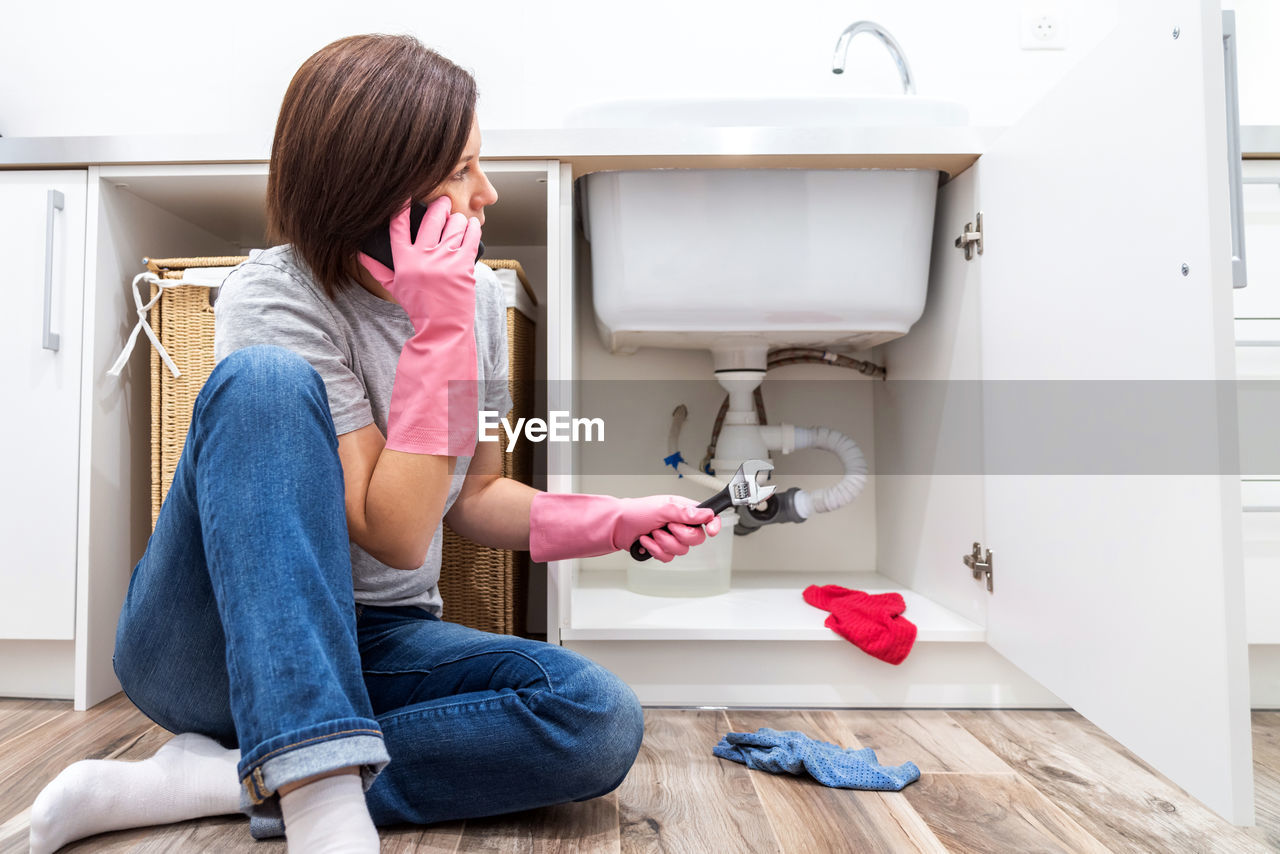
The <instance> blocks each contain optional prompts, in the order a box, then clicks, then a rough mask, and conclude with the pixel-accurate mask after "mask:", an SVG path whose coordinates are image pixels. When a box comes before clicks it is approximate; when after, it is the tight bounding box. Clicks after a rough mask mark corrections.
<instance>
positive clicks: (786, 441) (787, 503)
mask: <svg viewBox="0 0 1280 854" xmlns="http://www.w3.org/2000/svg"><path fill="white" fill-rule="evenodd" d="M760 436H761V438H762V439H764V443H765V447H767V448H768V449H769V450H771V451H781V452H782V453H783V454H789V453H791V452H792V451H794V450H796V449H798V448H821V449H822V450H824V451H830V452H831V453H833V454H835V455H836V456H837V457H839V458H840V462H841V463H842V464H843V466H844V477H842V478H841V479H840V480H839V482H838V483H836V484H835V485H834V486H830V487H828V488H826V489H820V490H817V491H816V492H810V491H808V490H804V489H800V488H799V487H792V488H791V489H788V490H786V491H785V492H780V493H775V494H774V496H773V497H772V498H770V499H769V501H768V502H767V504H766V505H765V507H764V509H763V510H757V509H755V508H750V507H749V508H745V509H739V511H738V524H737V525H735V526H734V533H735V534H739V535H744V534H750V533H753V532H754V531H756V530H759V529H760V528H761V527H763V526H765V525H772V524H777V523H779V522H803V521H805V520H806V519H808V518H809V517H810V516H812V515H813V514H814V513H829V512H831V511H832V510H835V509H836V508H838V507H843V506H844V505H846V504H848V503H849V502H851V501H853V500H854V499H855V498H857V497H858V495H859V494H861V492H862V490H863V488H864V487H865V486H866V485H867V459H866V457H864V456H863V454H862V449H861V448H859V447H858V443H857V442H855V441H853V440H852V439H850V438H849V437H848V436H846V435H845V434H843V433H841V432H840V431H838V430H832V429H831V428H830V427H796V426H795V425H793V424H776V425H771V426H764V427H761V428H760Z"/></svg>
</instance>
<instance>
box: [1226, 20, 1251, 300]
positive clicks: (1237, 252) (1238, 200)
mask: <svg viewBox="0 0 1280 854" xmlns="http://www.w3.org/2000/svg"><path fill="white" fill-rule="evenodd" d="M1222 65H1223V71H1224V76H1225V77H1226V85H1227V93H1226V94H1227V175H1228V189H1229V192H1230V197H1231V285H1232V287H1234V288H1243V287H1244V286H1245V285H1246V284H1247V283H1248V274H1247V272H1246V269H1245V256H1244V187H1243V183H1244V181H1243V179H1242V177H1241V172H1242V171H1243V169H1242V164H1241V160H1242V157H1241V155H1240V86H1239V83H1238V82H1237V77H1236V13H1235V11H1234V10H1227V11H1224V12H1223V13H1222Z"/></svg>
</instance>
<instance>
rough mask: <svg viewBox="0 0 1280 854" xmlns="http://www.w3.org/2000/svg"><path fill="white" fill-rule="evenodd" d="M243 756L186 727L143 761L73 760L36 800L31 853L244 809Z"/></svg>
mask: <svg viewBox="0 0 1280 854" xmlns="http://www.w3.org/2000/svg"><path fill="white" fill-rule="evenodd" d="M239 761H240V751H238V750H228V749H226V748H224V747H222V746H221V745H220V744H218V743H217V742H216V741H214V740H213V739H211V738H206V737H205V736H203V735H196V734H195V733H183V734H182V735H178V736H174V737H173V738H172V739H170V740H169V741H168V742H167V743H166V744H165V745H164V746H163V747H161V748H160V749H159V750H158V751H157V752H156V754H155V755H154V756H152V757H151V758H150V759H144V760H143V761H141V762H124V761H118V760H109V759H86V760H84V761H82V762H76V763H74V764H72V765H68V766H67V767H66V768H64V769H63V771H62V773H61V774H59V775H58V776H57V777H54V778H53V781H52V782H50V783H49V785H47V786H45V787H44V790H43V791H41V792H40V794H39V795H38V796H37V797H36V800H35V803H34V804H32V806H31V836H30V842H31V854H50V852H53V851H57V850H58V849H59V848H61V847H62V846H63V845H66V844H67V843H68V842H71V841H73V840H76V839H83V838H84V837H86V836H93V835H94V834H95V833H106V832H107V831H109V830H123V829H125V828H127V827H146V826H149V825H153V824H171V823H172V822H175V821H185V820H186V819H190V818H201V817H203V816H210V815H226V814H229V813H236V812H239V811H240V778H239V775H238V774H237V773H236V763H237V762H239Z"/></svg>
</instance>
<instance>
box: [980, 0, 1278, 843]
mask: <svg viewBox="0 0 1280 854" xmlns="http://www.w3.org/2000/svg"><path fill="white" fill-rule="evenodd" d="M1118 13H1119V14H1118V23H1117V26H1116V29H1115V30H1114V31H1113V32H1112V33H1111V34H1110V35H1109V36H1108V37H1107V39H1106V40H1105V41H1104V42H1102V43H1101V44H1100V45H1099V46H1098V48H1097V49H1096V50H1095V51H1094V52H1093V53H1091V54H1090V55H1088V56H1086V57H1085V58H1084V59H1082V60H1081V61H1080V63H1079V65H1078V66H1077V67H1076V68H1075V69H1073V70H1072V71H1071V72H1070V73H1069V74H1068V75H1067V76H1066V77H1065V78H1064V79H1063V80H1062V82H1061V83H1060V84H1059V85H1058V86H1057V87H1056V88H1055V89H1053V90H1052V91H1051V92H1050V93H1049V94H1048V96H1047V97H1045V98H1044V99H1043V100H1042V101H1040V102H1039V103H1037V104H1036V105H1035V107H1033V108H1032V109H1031V110H1030V111H1029V112H1028V113H1027V114H1026V115H1025V116H1024V117H1023V119H1021V120H1020V121H1019V122H1018V123H1017V124H1016V125H1015V126H1014V127H1012V128H1010V129H1009V130H1008V131H1006V132H1005V133H1004V134H1003V135H1002V136H1001V137H1000V138H999V139H998V140H997V141H996V142H995V143H994V144H993V145H992V146H991V148H990V150H989V152H988V153H985V154H984V155H983V156H982V157H981V159H980V160H979V162H978V164H977V166H976V167H975V168H976V169H977V170H978V172H977V180H978V199H979V202H980V205H979V209H980V210H981V211H982V213H983V231H984V250H985V251H984V254H983V255H981V256H976V255H975V256H974V257H975V263H978V264H980V265H981V292H980V302H981V327H982V351H983V352H982V366H983V379H984V385H983V397H984V402H983V419H984V426H983V431H984V437H985V438H984V452H985V456H986V477H985V479H984V488H985V504H986V534H987V538H988V542H987V543H984V545H985V546H988V547H990V548H991V550H992V552H993V554H994V592H993V593H992V594H991V595H990V597H989V602H988V639H989V642H990V643H991V645H992V646H993V647H994V648H995V649H996V650H997V651H998V652H1000V653H1001V654H1002V655H1004V656H1005V657H1007V658H1008V659H1009V660H1010V661H1012V662H1013V663H1014V664H1016V665H1018V666H1019V667H1021V668H1022V669H1023V670H1024V671H1026V672H1027V673H1028V674H1029V675H1031V676H1032V677H1034V678H1035V679H1037V680H1039V681H1040V682H1041V683H1042V684H1043V685H1044V686H1045V687H1046V688H1048V689H1049V690H1050V691H1052V692H1054V693H1055V694H1057V695H1058V696H1059V697H1061V698H1063V700H1065V701H1066V702H1068V703H1070V704H1071V705H1072V706H1073V707H1074V708H1076V709H1077V710H1078V711H1080V712H1081V713H1082V714H1083V715H1085V716H1086V717H1088V718H1089V719H1090V720H1092V721H1093V722H1094V723H1095V724H1097V725H1098V726H1100V727H1101V728H1102V729H1104V730H1105V731H1106V732H1108V733H1109V734H1110V735H1112V736H1113V737H1114V738H1116V739H1117V740H1118V741H1120V742H1121V743H1122V744H1124V745H1125V746H1126V747H1128V748H1129V749H1131V750H1132V751H1133V752H1134V753H1136V754H1137V755H1138V756H1139V757H1141V758H1142V759H1144V760H1146V761H1147V762H1149V763H1150V764H1151V765H1153V766H1154V767H1155V768H1157V769H1158V770H1159V771H1161V772H1162V773H1164V774H1165V775H1167V776H1168V777H1169V778H1170V779H1172V780H1173V781H1174V782H1175V783H1177V784H1178V785H1180V786H1182V787H1183V788H1184V789H1186V790H1187V791H1188V792H1190V793H1191V794H1192V795H1194V796H1195V797H1197V798H1199V799H1200V800H1201V801H1203V802H1204V803H1206V804H1207V805H1209V806H1210V807H1211V808H1213V809H1214V810H1216V811H1217V812H1219V813H1220V814H1221V815H1223V816H1224V817H1226V818H1228V819H1229V820H1231V821H1233V822H1235V823H1237V824H1251V823H1252V821H1253V784H1252V776H1251V770H1252V769H1251V750H1250V742H1249V713H1248V684H1247V681H1248V673H1247V663H1246V655H1247V647H1246V644H1245V635H1244V625H1243V624H1244V594H1243V589H1242V586H1243V573H1242V566H1241V522H1240V495H1239V475H1238V474H1235V476H1234V477H1233V476H1232V472H1233V471H1234V472H1238V453H1237V452H1236V451H1235V449H1234V443H1235V439H1234V437H1235V435H1236V434H1235V430H1236V423H1235V414H1234V394H1233V392H1232V389H1231V387H1230V385H1229V384H1228V383H1217V382H1214V381H1215V380H1225V379H1229V378H1232V377H1233V375H1234V356H1233V352H1232V349H1231V347H1232V337H1233V336H1232V304H1231V293H1232V282H1231V241H1230V233H1229V229H1230V217H1229V213H1228V188H1227V160H1226V157H1227V155H1226V144H1227V143H1226V122H1225V106H1224V103H1225V101H1224V89H1223V86H1224V75H1223V60H1222V42H1221V29H1222V27H1221V18H1220V11H1219V8H1218V4H1217V3H1216V2H1201V0H1158V2H1157V0H1121V2H1120V3H1119V9H1118ZM975 213H976V211H975ZM1184 265H1186V269H1185V270H1184ZM1063 381H1068V382H1063ZM1082 381H1088V382H1082ZM1170 381H1179V382H1170ZM1148 399H1149V400H1150V401H1151V404H1150V405H1147V404H1145V403H1142V404H1140V405H1138V406H1137V407H1136V408H1133V409H1127V407H1131V406H1132V405H1133V404H1134V402H1135V401H1146V400H1148ZM1161 406H1167V409H1168V411H1161V410H1160V407H1161ZM1126 411H1127V412H1128V413H1130V415H1132V414H1133V413H1134V412H1137V413H1139V414H1140V415H1141V416H1142V417H1145V418H1147V420H1149V421H1150V422H1151V423H1149V424H1147V425H1145V427H1144V429H1146V430H1147V431H1148V432H1147V434H1146V435H1147V436H1148V441H1147V442H1145V443H1144V442H1143V441H1141V438H1139V440H1138V441H1136V442H1135V441H1134V437H1133V436H1132V435H1130V436H1127V437H1124V438H1123V439H1121V438H1119V437H1118V436H1117V435H1116V434H1118V433H1119V432H1123V431H1118V430H1116V429H1115V424H1113V425H1112V426H1111V428H1108V427H1107V426H1106V420H1107V418H1108V417H1111V418H1115V417H1116V413H1117V412H1126ZM1082 414H1083V415H1085V416H1088V417H1083V418H1082V417H1081V416H1082ZM1123 418H1125V419H1126V420H1125V422H1124V423H1125V425H1130V424H1132V423H1134V421H1133V419H1132V418H1131V417H1130V416H1129V415H1125V416H1123ZM1091 419H1092V420H1091ZM1162 419H1165V420H1163V421H1162ZM1187 422H1194V423H1191V424H1189V423H1187ZM1099 424H1101V426H1099ZM1166 426H1167V429H1162V428H1163V427H1166ZM1112 438H1115V441H1114V442H1113V441H1110V440H1111V439H1112ZM1171 439H1172V442H1173V443H1175V444H1176V443H1177V442H1182V441H1186V442H1188V445H1187V447H1186V448H1185V459H1186V461H1187V464H1186V465H1180V464H1179V458H1180V451H1181V450H1182V449H1178V448H1176V447H1175V449H1174V450H1173V451H1169V449H1168V448H1166V447H1164V445H1162V443H1166V444H1167V443H1169V442H1170V440H1171ZM1125 442H1128V443H1130V444H1128V445H1125ZM1125 447H1128V448H1129V449H1130V450H1128V451H1126V450H1123V448H1125ZM1148 452H1149V453H1148ZM1162 454H1163V456H1161V455H1162ZM1206 459H1211V460H1212V463H1213V464H1212V465H1210V466H1209V467H1207V468H1206V467H1205V466H1204V465H1203V463H1204V460H1206ZM959 545H960V546H961V547H966V546H967V544H959Z"/></svg>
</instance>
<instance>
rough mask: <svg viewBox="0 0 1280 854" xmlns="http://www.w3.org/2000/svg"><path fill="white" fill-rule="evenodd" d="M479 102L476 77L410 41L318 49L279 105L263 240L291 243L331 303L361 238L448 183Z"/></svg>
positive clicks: (361, 40) (371, 39) (359, 39)
mask: <svg viewBox="0 0 1280 854" xmlns="http://www.w3.org/2000/svg"><path fill="white" fill-rule="evenodd" d="M475 104H476V83H475V79H474V78H472V76H471V75H470V74H469V73H468V72H467V71H465V70H464V69H462V68H459V67H458V66H457V65H454V64H453V63H452V62H450V61H449V60H447V59H445V58H444V57H443V56H441V55H440V54H438V53H436V52H435V51H433V50H430V49H429V48H427V47H425V46H424V45H423V44H422V43H421V42H419V41H418V40H417V39H415V38H413V37H412V36H407V35H404V36H391V35H379V34H375V35H364V36H350V37H348V38H344V39H339V40H338V41H336V42H333V43H332V44H330V45H327V46H325V47H323V48H321V49H320V50H319V51H317V52H316V53H315V54H314V55H313V56H311V58H310V59H308V60H307V61H306V62H304V63H303V64H302V67H301V68H299V69H298V72H297V73H296V74H294V75H293V80H292V81H290V83H289V89H288V91H286V92H285V95H284V102H283V103H282V104H281V106H280V118H279V120H278V121H277V122H276V133H275V139H274V141H273V142H272V145H271V168H270V172H269V174H268V176H267V236H268V239H269V240H270V241H271V242H272V243H285V242H287V243H291V244H293V247H294V250H295V251H296V252H297V253H298V255H299V256H300V257H301V259H302V260H303V261H305V262H306V264H307V265H308V266H309V267H310V268H311V270H312V272H313V273H314V274H315V277H316V279H317V280H318V281H319V283H320V285H321V286H322V287H324V289H325V292H326V293H327V294H329V296H330V297H332V296H333V295H334V293H335V291H336V290H337V289H338V288H341V287H345V286H346V285H348V284H349V283H350V281H351V280H350V274H351V272H352V269H353V268H352V266H351V265H352V264H353V262H354V259H355V255H356V252H357V251H358V249H359V245H360V243H361V241H362V240H363V239H364V237H365V236H366V235H367V234H369V232H371V231H373V230H374V229H376V228H378V227H383V228H385V227H386V225H387V223H388V222H389V221H390V219H391V217H392V216H393V215H394V214H395V212H396V211H397V210H399V208H400V205H401V204H403V203H404V201H405V200H406V199H408V198H409V197H411V196H412V197H413V198H415V199H423V197H424V196H425V194H427V193H429V192H431V190H433V189H434V188H436V187H437V186H439V185H440V184H441V183H443V182H444V180H445V179H446V178H448V177H449V175H450V173H451V172H452V171H453V169H454V167H455V166H456V165H457V163H458V161H459V160H461V159H462V152H463V149H464V148H465V147H466V144H467V138H468V136H469V135H470V132H471V122H472V117H473V115H474V113H475ZM423 200H425V199H423Z"/></svg>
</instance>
